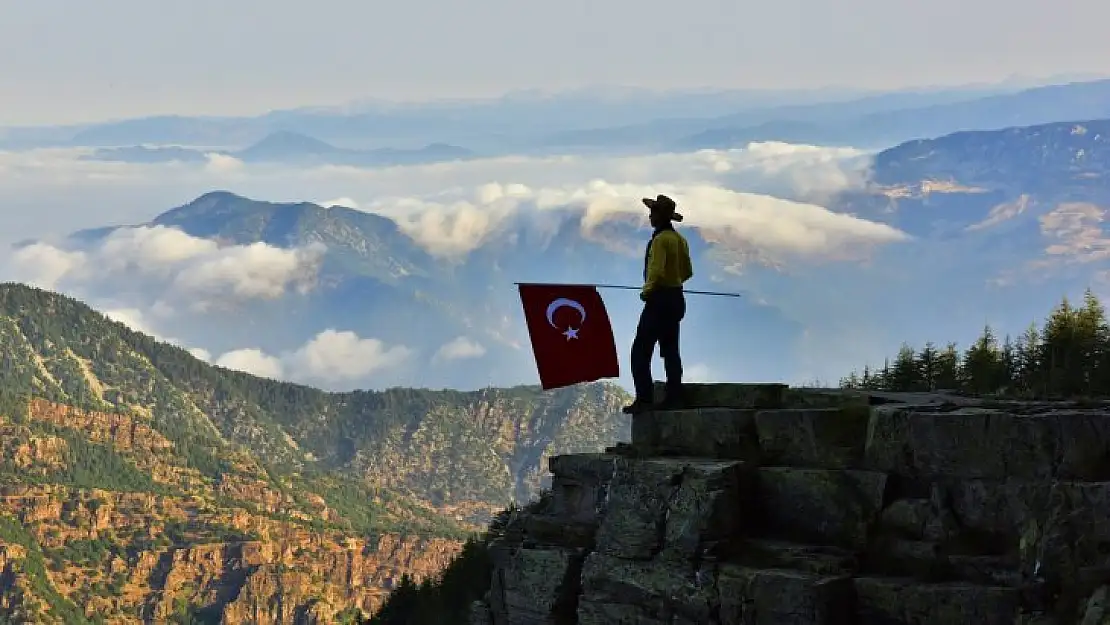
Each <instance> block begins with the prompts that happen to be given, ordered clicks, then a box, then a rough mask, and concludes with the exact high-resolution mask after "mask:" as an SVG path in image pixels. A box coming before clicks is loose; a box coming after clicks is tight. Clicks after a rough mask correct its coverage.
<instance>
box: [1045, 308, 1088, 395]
mask: <svg viewBox="0 0 1110 625" xmlns="http://www.w3.org/2000/svg"><path fill="white" fill-rule="evenodd" d="M1076 326H1077V314H1076V310H1075V308H1073V307H1072V305H1071V302H1069V301H1068V298H1067V297H1064V298H1063V299H1061V300H1060V305H1059V306H1057V307H1056V308H1055V309H1054V310H1053V311H1052V313H1051V314H1050V315H1049V316H1048V319H1046V320H1045V323H1044V331H1043V333H1042V339H1041V353H1040V361H1041V372H1042V375H1043V380H1044V390H1045V392H1046V393H1047V394H1049V395H1055V396H1060V395H1064V396H1067V395H1074V394H1075V393H1076V392H1078V391H1079V390H1080V389H1081V388H1082V387H1083V386H1084V384H1083V382H1082V380H1081V379H1079V376H1077V373H1078V372H1077V366H1076V365H1077V363H1076V361H1077V360H1078V358H1079V352H1080V345H1079V342H1078V340H1077V339H1078V333H1077V332H1076V330H1077V327H1076Z"/></svg>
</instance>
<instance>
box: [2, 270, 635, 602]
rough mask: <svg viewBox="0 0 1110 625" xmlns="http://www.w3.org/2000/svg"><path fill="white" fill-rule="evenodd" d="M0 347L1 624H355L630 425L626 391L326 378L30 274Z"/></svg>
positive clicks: (11, 297)
mask: <svg viewBox="0 0 1110 625" xmlns="http://www.w3.org/2000/svg"><path fill="white" fill-rule="evenodd" d="M0 349H2V351H3V361H2V362H0V622H13V623H85V622H105V623H151V622H157V623H166V622H169V623H229V624H231V623H252V622H260V623H342V622H353V621H354V620H355V619H356V617H357V615H358V613H359V611H361V612H362V613H363V614H368V613H370V612H372V611H373V610H374V609H376V607H377V606H378V605H380V604H381V602H382V601H383V600H384V598H385V596H386V595H387V594H388V592H389V590H390V589H391V588H392V587H393V586H394V585H395V584H396V583H397V581H398V580H399V579H400V578H401V577H402V576H403V575H408V576H409V577H411V578H413V579H415V580H422V579H424V578H426V577H427V576H429V575H433V574H436V573H437V572H439V571H440V570H442V569H443V567H444V566H445V565H446V564H447V563H448V562H449V561H450V560H451V558H452V557H453V556H454V555H455V554H456V553H458V551H459V550H460V549H461V548H462V546H463V541H464V540H465V539H466V537H467V536H468V535H470V534H471V533H472V532H475V531H477V530H478V529H479V528H480V527H482V526H483V525H484V524H485V523H486V522H487V520H488V519H489V517H490V516H491V515H492V514H493V513H494V512H496V511H498V510H501V509H503V508H505V507H506V506H508V505H510V504H512V503H514V502H522V501H526V500H528V499H529V498H531V497H532V496H533V495H534V494H535V493H536V492H538V489H539V488H540V485H541V484H540V482H541V475H543V474H544V473H545V472H544V470H543V469H544V467H545V466H546V463H547V458H549V457H551V456H552V455H556V454H559V453H564V452H567V451H575V450H578V451H591V450H594V451H596V450H598V449H601V448H603V447H604V446H605V445H606V444H611V442H612V440H614V439H615V438H617V437H619V436H621V435H623V434H625V433H626V431H627V428H628V424H627V421H626V420H624V419H622V418H620V417H619V416H618V407H619V405H620V404H621V402H623V401H624V400H625V399H626V398H625V396H624V393H623V391H621V390H620V389H619V388H616V387H611V386H607V385H600V384H599V385H588V386H584V387H582V388H580V389H567V390H565V391H561V392H554V393H542V394H541V393H540V392H539V389H537V388H532V387H521V388H513V389H483V390H481V391H475V392H470V393H464V392H453V391H435V392H433V391H421V390H409V389H391V390H389V391H385V392H380V393H378V392H355V393H345V394H331V393H324V392H322V391H317V390H315V389H311V388H307V387H301V386H296V385H292V384H285V383H278V382H274V381H270V380H264V379H260V378H255V377H252V376H249V375H246V374H241V373H237V372H232V371H228V370H225V369H220V368H216V367H212V366H209V365H207V364H205V363H203V362H201V361H198V360H196V359H194V358H192V356H190V355H189V354H188V353H187V352H185V351H184V350H181V349H179V348H176V347H173V346H170V345H167V344H163V343H158V342H156V341H154V340H153V339H151V338H150V337H147V336H145V335H141V334H138V333H135V332H132V331H130V330H128V329H127V328H126V327H125V326H123V325H122V324H118V323H116V322H113V321H110V320H108V319H106V318H105V317H103V316H102V315H100V314H99V313H96V312H95V311H93V310H92V309H89V308H88V307H86V306H84V305H83V304H80V303H79V302H77V301H75V300H72V299H69V298H66V297H63V296H59V295H56V294H53V293H49V292H45V291H39V290H36V289H31V288H28V287H24V286H21V285H2V286H0Z"/></svg>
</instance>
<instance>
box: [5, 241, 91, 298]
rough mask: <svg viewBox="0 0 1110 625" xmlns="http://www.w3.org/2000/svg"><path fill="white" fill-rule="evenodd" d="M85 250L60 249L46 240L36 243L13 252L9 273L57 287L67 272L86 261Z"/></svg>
mask: <svg viewBox="0 0 1110 625" xmlns="http://www.w3.org/2000/svg"><path fill="white" fill-rule="evenodd" d="M85 262H86V257H85V254H84V253H83V252H71V251H66V250H61V249H58V248H56V247H54V246H52V245H49V244H46V243H32V244H30V245H27V246H24V247H21V248H19V249H17V250H16V251H15V253H13V254H12V257H11V259H10V261H9V263H8V267H6V271H5V273H7V274H8V277H9V278H10V279H12V280H14V281H17V282H25V283H27V284H31V285H34V286H37V287H40V288H43V289H54V288H55V287H57V285H58V282H59V281H60V280H61V279H62V278H64V277H65V276H66V275H68V274H70V273H72V272H74V271H77V270H79V269H80V268H82V267H83V266H84V265H85Z"/></svg>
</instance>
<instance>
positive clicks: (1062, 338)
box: [840, 289, 1110, 397]
mask: <svg viewBox="0 0 1110 625" xmlns="http://www.w3.org/2000/svg"><path fill="white" fill-rule="evenodd" d="M887 363H888V364H886V365H884V367H883V369H882V370H880V371H878V372H875V371H874V370H872V369H871V368H870V367H866V366H865V367H864V368H863V374H862V376H861V375H859V374H857V373H856V372H854V371H853V372H852V373H851V374H850V375H848V376H847V377H845V378H843V379H842V380H841V382H840V385H841V387H843V388H857V389H870V390H885V391H935V390H941V389H953V390H960V391H964V392H968V393H974V394H1002V395H1012V396H1019V397H1078V396H1089V397H1105V396H1110V326H1108V324H1107V319H1106V311H1105V308H1104V307H1103V305H1102V303H1101V302H1100V301H1099V299H1098V298H1097V297H1096V296H1095V295H1094V293H1092V292H1091V291H1090V289H1088V290H1087V291H1086V292H1085V293H1084V295H1083V305H1082V306H1081V307H1075V306H1074V305H1072V303H1071V302H1070V301H1069V300H1068V298H1066V297H1065V298H1063V299H1061V301H1060V304H1058V305H1057V306H1056V307H1055V308H1054V309H1053V310H1052V311H1051V313H1049V315H1048V317H1047V318H1046V319H1045V321H1044V324H1043V327H1042V328H1041V329H1038V327H1037V324H1036V323H1035V322H1034V323H1032V324H1030V325H1029V327H1028V328H1026V330H1025V332H1024V333H1023V334H1022V335H1021V336H1020V337H1018V338H1017V340H1016V341H1011V340H1010V338H1009V337H1008V336H1007V337H1006V338H1005V339H1004V340H1003V341H1002V343H1001V344H999V341H998V339H997V336H996V335H995V332H994V330H993V329H992V328H991V327H990V326H989V325H988V326H986V327H984V328H983V332H982V333H981V334H980V335H979V338H978V339H976V340H975V342H974V343H973V344H972V345H971V346H970V347H969V348H968V349H967V350H966V351H965V352H963V353H962V354H961V353H960V352H959V350H958V349H957V347H956V345H955V344H954V343H949V344H948V346H947V347H946V348H945V349H944V350H941V351H939V352H938V351H937V350H936V348H935V347H934V346H933V344H932V343H926V344H925V347H924V348H922V349H921V350H920V351H917V350H914V349H913V348H912V347H910V346H909V345H905V344H904V345H902V347H901V348H900V349H899V351H898V354H897V355H896V356H895V358H894V362H893V364H892V365H891V364H889V360H888V361H887Z"/></svg>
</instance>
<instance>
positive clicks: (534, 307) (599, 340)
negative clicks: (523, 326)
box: [520, 284, 620, 390]
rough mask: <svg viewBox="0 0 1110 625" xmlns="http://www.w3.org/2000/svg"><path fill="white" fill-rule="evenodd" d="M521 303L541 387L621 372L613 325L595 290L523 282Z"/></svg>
mask: <svg viewBox="0 0 1110 625" xmlns="http://www.w3.org/2000/svg"><path fill="white" fill-rule="evenodd" d="M520 301H521V303H522V304H524V319H525V321H526V322H527V324H528V336H529V337H531V339H532V353H533V354H535V356H536V368H537V369H539V372H540V386H542V387H543V389H544V390H548V389H553V388H560V387H563V386H570V385H572V384H578V383H580V382H594V381H596V380H600V379H601V378H615V377H618V376H619V375H620V365H619V364H618V362H617V343H616V340H615V339H614V338H613V326H612V325H611V324H610V323H609V313H607V312H606V311H605V302H603V301H602V300H601V295H600V294H599V293H598V292H597V289H596V288H594V287H592V286H578V285H563V284H522V285H520Z"/></svg>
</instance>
